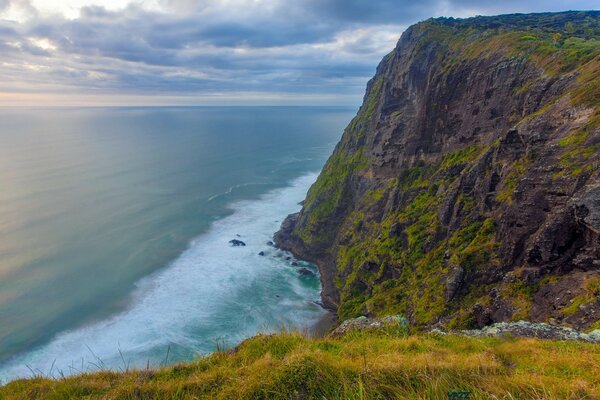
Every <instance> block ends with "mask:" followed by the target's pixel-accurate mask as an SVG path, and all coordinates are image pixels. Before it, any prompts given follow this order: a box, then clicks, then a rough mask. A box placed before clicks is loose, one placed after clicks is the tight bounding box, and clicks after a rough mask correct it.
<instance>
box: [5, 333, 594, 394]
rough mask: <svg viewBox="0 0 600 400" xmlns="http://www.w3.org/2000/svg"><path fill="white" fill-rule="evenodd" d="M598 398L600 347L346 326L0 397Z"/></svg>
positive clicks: (43, 382)
mask: <svg viewBox="0 0 600 400" xmlns="http://www.w3.org/2000/svg"><path fill="white" fill-rule="evenodd" d="M456 391H461V392H468V393H469V399H490V398H492V399H540V400H541V399H585V398H588V399H593V398H600V346H597V345H593V344H584V343H575V342H557V341H542V340H536V339H498V338H468V337H460V336H452V335H448V336H445V335H434V334H424V335H411V336H407V335H405V334H402V333H399V332H394V331H385V330H384V331H379V332H354V333H351V334H348V335H346V336H342V337H339V338H322V339H309V338H306V337H305V336H303V335H300V334H298V333H290V332H282V333H280V334H277V335H261V336H257V337H254V338H252V339H249V340H247V341H245V342H244V343H242V344H241V345H240V346H238V347H237V348H235V349H233V350H229V351H219V352H216V353H214V354H212V355H210V356H206V357H203V358H200V359H198V360H197V361H195V362H192V363H186V364H179V365H175V366H172V367H163V368H160V369H157V370H142V371H132V370H125V371H122V372H111V371H99V372H96V373H88V374H81V375H76V376H72V377H67V378H61V379H47V378H43V377H40V376H37V377H35V378H32V379H27V380H19V381H15V382H11V383H9V384H8V385H6V386H5V387H3V388H0V398H1V399H73V398H89V399H95V398H99V399H305V398H310V399H447V398H448V393H449V392H456Z"/></svg>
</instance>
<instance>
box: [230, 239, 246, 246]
mask: <svg viewBox="0 0 600 400" xmlns="http://www.w3.org/2000/svg"><path fill="white" fill-rule="evenodd" d="M229 243H231V245H232V246H245V245H246V243H244V242H242V241H241V240H237V239H232V240H230V241H229Z"/></svg>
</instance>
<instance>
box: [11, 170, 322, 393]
mask: <svg viewBox="0 0 600 400" xmlns="http://www.w3.org/2000/svg"><path fill="white" fill-rule="evenodd" d="M315 179H316V175H315V174H311V175H307V176H304V177H301V178H298V179H297V180H295V181H294V182H293V183H292V184H291V186H289V187H286V188H283V189H278V190H274V191H271V192H269V193H267V194H265V195H264V196H262V197H261V198H260V199H259V200H256V201H242V202H238V203H235V204H233V205H232V209H233V210H234V212H233V214H232V215H230V216H228V217H226V218H224V219H221V220H219V221H215V222H214V223H213V224H212V226H211V228H210V229H209V231H208V232H207V233H206V234H204V235H202V236H200V237H198V238H196V239H195V240H194V241H192V243H191V245H190V248H189V249H188V250H186V251H185V252H184V253H183V254H182V255H181V256H180V257H179V258H178V259H177V260H175V261H174V262H173V263H172V264H171V265H170V266H168V267H167V268H165V269H164V270H161V271H159V272H158V273H156V274H154V275H152V276H150V277H147V278H144V279H143V280H141V281H140V282H138V284H137V289H136V292H135V294H134V297H133V298H134V300H133V301H132V304H131V306H130V307H129V309H128V310H126V311H124V312H122V313H120V314H117V315H115V316H113V317H111V318H109V319H106V320H102V321H99V322H96V323H93V324H91V325H88V326H85V327H82V328H79V329H76V330H72V331H66V332H63V333H61V334H59V335H57V336H56V337H55V338H54V339H53V340H51V341H50V342H49V343H48V344H46V345H44V346H42V347H40V348H38V349H35V350H33V351H30V352H28V353H25V354H21V355H18V356H16V357H14V358H13V359H11V360H9V361H8V362H6V363H4V365H2V366H1V367H0V379H2V382H6V381H7V380H12V379H15V378H18V377H27V376H31V370H34V371H36V372H38V373H41V374H45V375H52V376H59V375H60V373H61V372H62V373H64V374H65V375H66V374H71V373H75V372H78V371H80V370H82V369H83V370H95V369H97V367H98V366H105V367H106V368H109V369H121V368H124V367H125V366H126V365H128V364H129V366H131V367H143V366H145V365H146V362H147V361H149V362H150V364H151V365H152V364H153V365H156V364H158V363H160V362H161V361H162V360H163V359H165V358H167V354H166V353H167V351H169V352H170V356H169V360H171V361H173V360H176V359H189V358H190V356H191V355H192V354H194V353H206V352H210V351H212V350H214V348H215V340H219V341H224V342H225V343H226V344H227V345H234V344H236V343H237V342H239V341H241V340H243V339H244V338H246V337H249V336H252V335H254V334H256V333H257V332H259V331H263V330H275V329H279V328H280V327H281V326H282V325H286V326H288V327H289V326H295V327H303V326H304V327H305V326H308V325H310V324H313V323H314V322H315V321H316V320H317V319H318V318H319V317H320V316H321V315H322V314H323V310H321V309H320V308H319V307H317V306H315V305H314V303H313V301H315V300H318V297H319V285H318V281H317V279H316V278H313V279H312V281H311V280H310V278H308V280H307V279H306V278H300V277H299V276H298V274H297V272H296V270H295V269H294V268H293V267H290V266H289V264H290V261H289V260H286V257H281V254H279V257H278V256H277V255H278V254H277V253H278V252H279V251H278V250H276V249H274V248H270V247H268V246H267V245H266V242H267V241H269V240H271V237H272V234H273V232H274V231H276V230H277V229H278V227H279V225H280V223H281V220H282V219H283V218H284V217H285V216H286V215H287V214H289V213H291V212H294V211H296V210H297V209H298V208H299V206H298V204H297V203H298V201H300V200H301V199H303V198H304V196H305V194H306V191H307V189H308V187H309V185H310V184H311V183H312V182H314V180H315ZM236 234H239V235H240V237H237V236H236ZM234 238H237V239H239V240H243V241H244V242H245V243H246V246H245V247H231V246H230V245H229V243H228V242H229V240H231V239H234ZM260 251H264V252H265V253H266V254H265V256H260V255H258V253H259V252H260ZM169 348H170V350H167V349H169ZM119 350H121V352H122V354H123V356H121V354H120V353H119ZM123 359H124V361H123ZM53 364H54V366H53ZM51 369H52V371H50V370H51Z"/></svg>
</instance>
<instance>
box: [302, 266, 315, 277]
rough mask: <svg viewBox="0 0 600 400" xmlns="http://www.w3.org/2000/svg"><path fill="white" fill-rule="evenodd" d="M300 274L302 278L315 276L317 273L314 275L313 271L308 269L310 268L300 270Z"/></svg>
mask: <svg viewBox="0 0 600 400" xmlns="http://www.w3.org/2000/svg"><path fill="white" fill-rule="evenodd" d="M298 273H299V274H300V275H301V276H315V273H314V272H312V271H311V270H310V269H308V268H300V269H299V270H298Z"/></svg>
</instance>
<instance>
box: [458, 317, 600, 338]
mask: <svg viewBox="0 0 600 400" xmlns="http://www.w3.org/2000/svg"><path fill="white" fill-rule="evenodd" d="M459 334H462V335H465V336H474V337H486V336H487V337H502V336H508V337H527V338H537V339H551V340H574V341H578V342H589V343H600V330H595V331H593V332H590V333H585V332H580V331H577V330H575V329H573V328H569V327H564V326H553V325H548V324H544V323H531V322H527V321H517V322H499V323H496V324H493V325H490V326H486V327H485V328H483V329H478V330H465V331H461V332H459Z"/></svg>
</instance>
